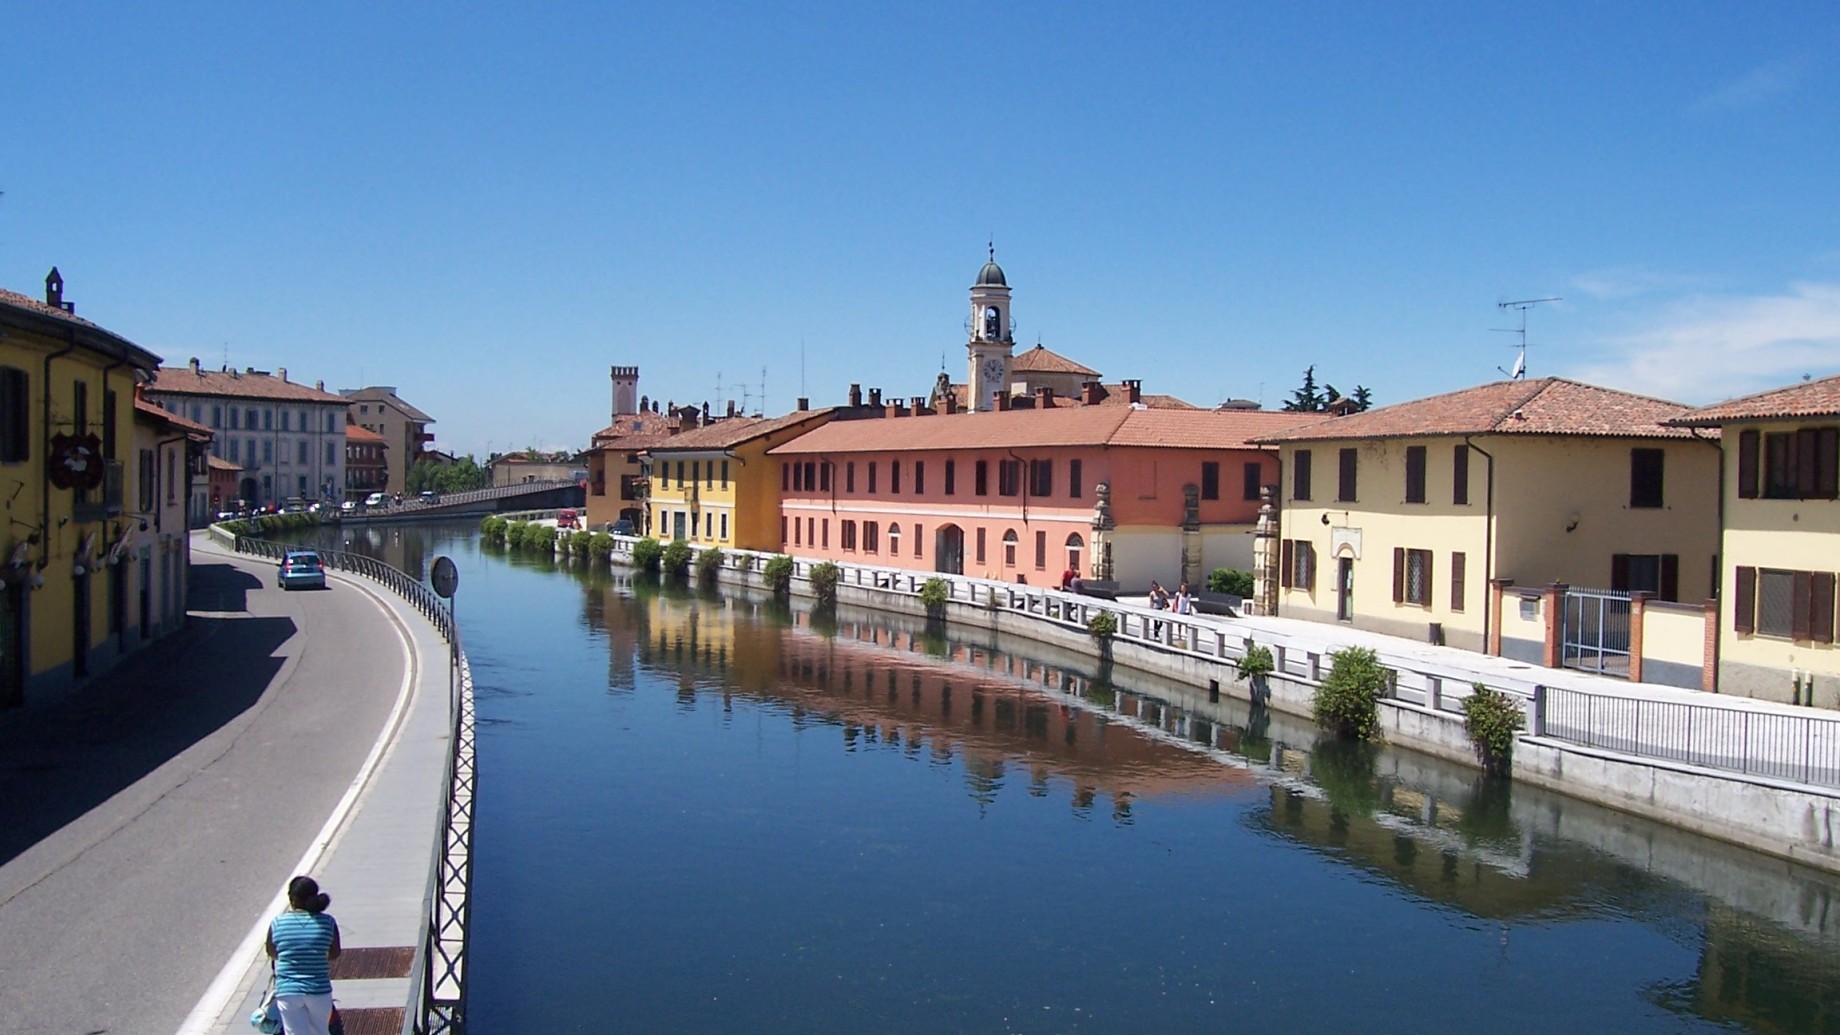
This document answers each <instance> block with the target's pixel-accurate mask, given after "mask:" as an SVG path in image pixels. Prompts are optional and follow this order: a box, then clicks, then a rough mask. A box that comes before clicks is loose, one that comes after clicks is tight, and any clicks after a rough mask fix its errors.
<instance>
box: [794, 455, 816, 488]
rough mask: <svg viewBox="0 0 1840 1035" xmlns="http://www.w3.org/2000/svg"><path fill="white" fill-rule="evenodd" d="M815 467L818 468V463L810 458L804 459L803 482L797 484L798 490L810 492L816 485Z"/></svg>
mask: <svg viewBox="0 0 1840 1035" xmlns="http://www.w3.org/2000/svg"><path fill="white" fill-rule="evenodd" d="M817 468H818V465H817V464H815V463H813V462H812V461H810V460H807V461H805V468H804V470H805V483H804V484H803V485H800V486H799V489H800V491H803V492H810V491H811V490H812V489H813V488H814V487H816V486H817V484H818V470H817Z"/></svg>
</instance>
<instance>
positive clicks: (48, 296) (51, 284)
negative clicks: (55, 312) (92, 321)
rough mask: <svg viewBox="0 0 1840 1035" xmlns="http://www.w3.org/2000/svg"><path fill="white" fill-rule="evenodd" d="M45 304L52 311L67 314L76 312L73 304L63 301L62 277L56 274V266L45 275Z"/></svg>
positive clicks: (60, 274) (75, 306)
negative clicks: (62, 311) (60, 310)
mask: <svg viewBox="0 0 1840 1035" xmlns="http://www.w3.org/2000/svg"><path fill="white" fill-rule="evenodd" d="M45 304H46V305H48V306H50V307H51V308H53V309H62V310H64V311H65V312H67V313H74V312H76V311H77V304H76V303H75V302H66V301H64V275H63V274H62V273H59V272H58V268H57V267H56V266H53V267H51V272H50V273H47V274H45Z"/></svg>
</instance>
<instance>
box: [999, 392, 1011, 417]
mask: <svg viewBox="0 0 1840 1035" xmlns="http://www.w3.org/2000/svg"><path fill="white" fill-rule="evenodd" d="M1008 409H1009V393H1008V392H998V393H997V412H999V413H1002V412H1004V411H1006V410H1008Z"/></svg>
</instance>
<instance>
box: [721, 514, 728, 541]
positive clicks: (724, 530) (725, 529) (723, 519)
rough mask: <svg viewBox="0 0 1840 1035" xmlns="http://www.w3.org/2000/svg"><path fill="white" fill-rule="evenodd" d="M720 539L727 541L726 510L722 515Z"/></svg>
mask: <svg viewBox="0 0 1840 1035" xmlns="http://www.w3.org/2000/svg"><path fill="white" fill-rule="evenodd" d="M722 541H723V542H727V541H728V514H727V513H726V512H724V513H723V515H722Z"/></svg>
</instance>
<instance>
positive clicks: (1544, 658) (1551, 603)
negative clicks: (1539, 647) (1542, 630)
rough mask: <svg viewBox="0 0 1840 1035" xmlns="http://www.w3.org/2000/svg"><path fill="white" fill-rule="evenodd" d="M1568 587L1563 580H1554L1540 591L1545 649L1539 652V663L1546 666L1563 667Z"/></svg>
mask: <svg viewBox="0 0 1840 1035" xmlns="http://www.w3.org/2000/svg"><path fill="white" fill-rule="evenodd" d="M1570 588H1571V587H1570V586H1567V585H1566V584H1565V583H1563V582H1555V583H1553V584H1552V585H1550V586H1547V587H1546V588H1545V589H1544V590H1542V591H1541V597H1542V600H1541V609H1542V610H1544V611H1545V612H1546V613H1545V615H1544V616H1543V617H1544V618H1545V619H1546V649H1545V651H1544V652H1543V653H1542V654H1541V657H1540V664H1542V665H1545V666H1546V667H1547V668H1561V667H1563V665H1562V662H1563V661H1564V660H1565V659H1564V655H1563V653H1562V652H1563V651H1564V649H1565V646H1564V643H1563V641H1562V636H1563V634H1564V629H1565V591H1566V590H1568V589H1570Z"/></svg>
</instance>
